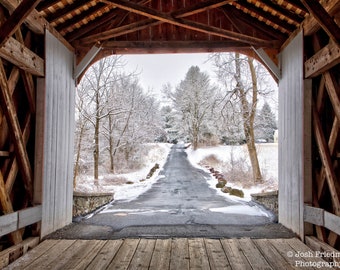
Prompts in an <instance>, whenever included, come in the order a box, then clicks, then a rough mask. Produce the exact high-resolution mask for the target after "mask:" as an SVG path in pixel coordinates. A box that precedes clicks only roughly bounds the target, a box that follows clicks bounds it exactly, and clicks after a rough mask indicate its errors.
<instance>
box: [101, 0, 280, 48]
mask: <svg viewBox="0 0 340 270" xmlns="http://www.w3.org/2000/svg"><path fill="white" fill-rule="evenodd" d="M105 2H109V3H113V4H114V5H115V6H116V7H118V8H121V9H124V10H126V11H129V12H133V13H136V14H139V15H142V16H145V17H148V18H150V19H155V20H158V21H161V22H163V23H169V24H173V25H176V26H179V27H183V28H186V29H189V30H193V31H197V32H201V33H205V34H208V35H214V36H219V37H223V38H227V39H232V40H236V41H240V42H244V43H248V44H252V45H255V46H263V47H267V46H269V47H275V46H278V44H277V42H276V41H272V40H263V39H259V38H256V37H253V36H248V35H243V34H239V33H235V32H233V31H229V30H225V29H221V28H217V27H213V26H209V25H206V24H202V23H198V22H194V21H189V20H185V19H181V18H174V17H172V16H171V15H169V14H165V13H162V12H159V11H157V10H155V9H152V8H149V7H146V6H141V5H138V4H136V3H133V2H130V1H125V0H110V1H107V0H105Z"/></svg>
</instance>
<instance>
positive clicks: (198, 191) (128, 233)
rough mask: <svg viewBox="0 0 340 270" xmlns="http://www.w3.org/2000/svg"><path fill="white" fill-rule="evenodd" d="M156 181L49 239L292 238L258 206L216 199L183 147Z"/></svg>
mask: <svg viewBox="0 0 340 270" xmlns="http://www.w3.org/2000/svg"><path fill="white" fill-rule="evenodd" d="M159 177H160V179H159V180H158V181H157V182H156V183H155V184H154V185H153V186H152V188H151V189H149V190H148V191H147V192H145V193H143V194H142V195H140V196H139V197H138V198H137V199H135V200H133V201H130V202H126V201H125V202H124V201H114V202H113V203H112V204H110V205H108V206H106V207H105V208H104V209H103V210H101V211H100V212H98V213H96V214H94V215H92V216H91V217H87V218H85V219H82V220H81V221H77V222H74V223H72V224H71V225H70V226H67V227H65V228H63V229H62V230H59V231H57V232H56V233H53V234H52V235H51V236H49V238H70V239H75V238H76V239H117V238H127V237H150V238H156V237H157V238H162V237H163V238H168V237H212V238H220V237H226V238H232V237H257V238H287V237H293V236H294V234H293V233H291V232H290V231H289V230H287V229H286V228H285V227H283V226H281V225H280V224H278V223H274V222H272V216H271V215H270V214H269V213H267V212H266V211H264V210H263V209H260V208H259V207H258V206H255V205H251V204H247V203H245V202H241V201H240V200H228V199H226V198H225V197H224V196H220V195H218V194H217V192H216V190H215V189H212V188H210V187H209V186H208V184H207V179H209V178H210V175H209V174H208V173H206V172H204V171H203V170H200V169H197V168H194V167H193V166H191V164H190V163H189V161H188V159H187V155H186V153H185V150H184V147H183V146H181V145H175V146H174V147H173V148H172V150H171V152H170V153H169V156H168V160H167V162H166V164H165V166H164V168H163V170H162V171H161V172H160V173H159Z"/></svg>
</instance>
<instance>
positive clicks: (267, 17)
mask: <svg viewBox="0 0 340 270" xmlns="http://www.w3.org/2000/svg"><path fill="white" fill-rule="evenodd" d="M235 5H239V6H241V7H243V8H245V9H247V10H249V11H250V12H254V13H255V14H257V15H258V16H261V17H262V18H264V19H265V20H267V21H269V22H271V23H273V24H275V25H277V26H278V27H280V28H281V29H283V30H284V31H285V32H286V33H292V32H293V31H294V30H295V26H294V25H290V24H289V23H288V22H287V23H284V21H282V20H280V18H278V17H276V16H273V15H272V14H271V13H269V12H266V11H264V10H263V9H261V8H258V7H256V6H254V5H253V4H250V3H248V2H247V1H242V2H241V1H237V2H235Z"/></svg>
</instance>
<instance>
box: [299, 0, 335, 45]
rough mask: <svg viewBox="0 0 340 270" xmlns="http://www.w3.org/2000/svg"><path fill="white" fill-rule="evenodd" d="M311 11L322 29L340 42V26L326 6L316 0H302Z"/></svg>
mask: <svg viewBox="0 0 340 270" xmlns="http://www.w3.org/2000/svg"><path fill="white" fill-rule="evenodd" d="M301 2H302V3H303V4H304V6H305V7H306V8H307V9H308V11H309V13H310V14H312V15H313V16H314V18H315V19H316V20H317V21H318V23H319V24H320V26H321V27H322V29H323V30H324V31H325V32H326V33H327V34H328V36H329V37H330V38H332V39H333V40H334V41H335V42H336V43H338V44H340V28H339V26H338V25H337V24H336V23H335V21H334V20H333V18H332V17H331V16H330V15H329V14H328V12H327V11H326V10H325V9H324V7H323V6H322V5H321V4H320V3H319V1H316V0H308V1H306V0H301Z"/></svg>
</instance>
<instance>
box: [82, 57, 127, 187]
mask: <svg viewBox="0 0 340 270" xmlns="http://www.w3.org/2000/svg"><path fill="white" fill-rule="evenodd" d="M121 66H122V62H121V58H120V57H118V56H112V57H107V58H103V59H102V60H100V61H98V62H97V63H95V64H94V65H92V66H91V67H90V68H89V70H88V71H87V72H86V73H85V76H84V77H83V79H82V80H83V81H84V82H83V83H84V85H86V93H87V98H88V100H89V104H88V106H87V107H86V108H83V112H82V113H83V115H84V117H85V118H86V119H87V120H88V121H89V122H90V123H91V124H92V125H93V127H94V133H93V136H94V150H93V162H94V179H95V181H97V180H98V177H99V171H98V168H99V153H100V147H99V138H100V136H99V135H100V124H101V121H102V119H104V118H106V117H107V116H108V114H109V113H110V110H108V109H107V106H108V103H107V95H108V94H107V93H108V91H110V89H111V88H112V87H113V86H114V84H115V83H117V81H118V80H119V78H120V76H119V73H118V72H117V69H118V68H119V67H121Z"/></svg>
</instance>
